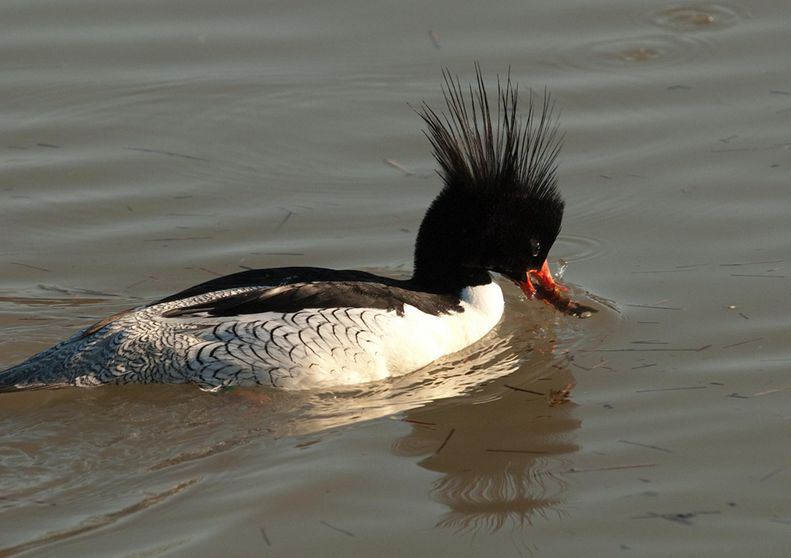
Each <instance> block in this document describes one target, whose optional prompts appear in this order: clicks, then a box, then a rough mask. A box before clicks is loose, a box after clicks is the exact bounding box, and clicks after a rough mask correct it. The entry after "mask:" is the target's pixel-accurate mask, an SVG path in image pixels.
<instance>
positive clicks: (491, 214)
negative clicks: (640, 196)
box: [0, 65, 568, 391]
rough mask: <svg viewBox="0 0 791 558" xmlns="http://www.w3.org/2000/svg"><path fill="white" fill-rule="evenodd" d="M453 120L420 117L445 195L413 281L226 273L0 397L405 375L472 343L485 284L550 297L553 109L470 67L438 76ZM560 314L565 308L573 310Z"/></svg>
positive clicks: (494, 317) (18, 377)
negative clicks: (521, 106)
mask: <svg viewBox="0 0 791 558" xmlns="http://www.w3.org/2000/svg"><path fill="white" fill-rule="evenodd" d="M443 77H444V86H443V88H442V91H443V95H444V99H445V103H446V109H447V112H444V111H441V112H439V113H438V112H435V111H434V110H433V109H432V108H431V107H429V106H428V105H427V104H426V103H425V102H424V103H422V105H421V106H420V107H419V108H418V109H417V110H416V112H417V113H418V114H419V115H420V117H421V118H422V119H423V121H424V122H425V124H426V125H427V130H426V131H425V132H424V133H425V135H426V136H427V138H428V140H429V141H430V143H431V146H432V147H433V155H434V158H435V159H436V161H437V163H438V164H439V170H438V171H437V172H438V174H439V175H440V177H441V178H442V181H443V183H444V186H443V188H442V190H441V191H440V193H439V195H437V197H436V198H435V199H434V201H433V202H432V203H431V205H430V207H429V208H428V210H427V211H426V214H425V217H424V218H423V221H422V223H421V225H420V230H419V232H418V235H417V241H416V245H415V257H414V274H413V276H412V278H411V279H406V280H397V279H391V278H388V277H381V276H378V275H374V274H371V273H366V272H362V271H350V270H332V269H322V268H315V267H285V268H275V269H260V270H250V271H243V272H241V273H234V274H232V275H228V276H225V277H220V278H218V279H213V280H211V281H207V282H205V283H201V284H200V285H196V286H194V287H192V288H189V289H186V290H184V291H181V292H179V293H177V294H174V295H171V296H168V297H166V298H163V299H161V300H159V301H156V302H153V303H151V304H148V305H146V306H141V307H138V308H134V309H131V310H127V311H125V312H121V313H118V314H115V315H113V316H110V317H108V318H106V319H104V320H102V321H100V322H98V323H96V324H94V325H92V326H90V327H88V328H86V329H84V330H82V331H80V332H78V333H77V334H75V335H74V336H72V337H71V338H69V339H67V340H65V341H63V342H61V343H60V344H58V345H55V346H54V347H52V348H50V349H48V350H46V351H44V352H41V353H39V354H37V355H35V356H33V357H31V358H30V359H29V360H27V361H25V362H23V363H21V364H19V365H17V366H15V367H12V368H10V369H8V370H6V371H5V372H2V373H0V391H11V390H17V389H30V388H38V387H63V386H82V387H87V386H97V385H102V384H126V383H195V384H197V385H198V386H200V387H201V388H202V389H206V390H218V389H221V388H223V387H228V386H236V385H254V384H260V385H265V386H272V387H276V388H284V389H311V388H326V387H333V386H341V385H348V384H357V383H362V382H370V381H374V380H379V379H382V378H387V377H392V376H399V375H402V374H406V373H408V372H412V371H414V370H417V369H419V368H422V367H424V366H426V365H427V364H429V363H430V362H432V361H434V360H436V359H438V358H440V357H442V356H444V355H447V354H450V353H453V352H456V351H459V350H460V349H462V348H464V347H467V346H469V345H471V344H472V343H474V342H476V341H478V340H479V339H480V338H481V337H483V336H484V335H485V334H486V333H487V332H489V331H490V330H491V329H492V328H493V327H494V326H495V325H496V324H497V323H498V321H499V320H500V318H501V316H502V314H503V306H504V303H503V294H502V291H501V289H500V287H499V285H498V284H497V283H496V282H495V281H494V280H493V278H492V275H491V272H494V273H498V274H500V275H502V276H503V277H505V278H507V279H510V280H511V281H513V282H514V283H516V284H517V285H519V286H520V287H521V289H522V290H523V291H524V293H525V294H526V295H527V296H528V297H529V298H532V297H533V296H534V295H536V294H537V289H538V294H541V293H559V292H561V291H562V287H559V286H558V285H557V284H556V283H555V281H554V280H553V278H552V275H551V274H550V271H549V267H548V265H547V254H548V252H549V249H550V248H551V247H552V244H553V243H554V242H555V239H556V238H557V236H558V233H559V231H560V225H561V220H562V218H563V208H564V202H563V199H562V198H561V196H560V193H559V192H558V189H557V155H558V152H559V150H560V145H561V141H562V140H561V137H560V136H559V134H558V130H557V124H556V118H555V117H554V115H553V105H552V103H551V102H550V101H549V96H548V95H547V94H546V93H545V94H544V99H543V103H542V104H539V105H534V104H533V99H532V96H531V98H530V99H529V102H528V105H527V110H526V112H525V113H524V114H520V113H519V112H518V102H517V101H518V87H517V86H516V85H514V84H512V82H511V79H510V72H509V75H508V76H507V77H506V79H505V80H504V83H501V82H500V79H499V78H498V83H497V100H496V105H497V109H496V110H497V112H496V115H495V114H493V113H492V111H491V109H490V104H493V103H491V100H490V98H489V95H488V93H487V91H486V87H485V86H484V80H483V78H482V75H481V71H480V68H479V67H478V66H477V65H476V81H475V83H473V84H471V85H470V86H469V90H468V94H467V93H466V92H465V89H466V88H462V86H461V83H460V81H459V79H458V77H457V78H453V77H452V76H451V75H450V73H449V72H448V71H447V70H445V71H443ZM566 301H568V300H567V299H566Z"/></svg>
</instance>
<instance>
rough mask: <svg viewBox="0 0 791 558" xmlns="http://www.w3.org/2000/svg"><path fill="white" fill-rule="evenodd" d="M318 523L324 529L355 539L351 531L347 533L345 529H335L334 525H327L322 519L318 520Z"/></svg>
mask: <svg viewBox="0 0 791 558" xmlns="http://www.w3.org/2000/svg"><path fill="white" fill-rule="evenodd" d="M319 523H321V524H322V525H324V526H325V527H329V528H330V529H332V530H333V531H337V532H338V533H341V534H343V535H346V536H347V537H355V536H356V535H355V534H354V533H352V532H351V531H347V530H346V529H341V528H340V527H336V526H335V525H330V524H329V523H327V522H326V521H324V520H323V519H320V520H319Z"/></svg>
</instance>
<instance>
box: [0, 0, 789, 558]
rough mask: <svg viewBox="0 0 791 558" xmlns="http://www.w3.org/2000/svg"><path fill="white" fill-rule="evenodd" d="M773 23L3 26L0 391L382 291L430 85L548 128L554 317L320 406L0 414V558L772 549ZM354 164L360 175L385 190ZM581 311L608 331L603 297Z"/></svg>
mask: <svg viewBox="0 0 791 558" xmlns="http://www.w3.org/2000/svg"><path fill="white" fill-rule="evenodd" d="M789 17H791V8H789V7H788V4H787V2H783V1H780V0H771V1H770V0H757V1H753V2H749V3H746V2H744V3H736V2H734V3H731V2H728V3H692V4H686V3H685V4H676V3H672V2H669V3H663V2H635V1H626V0H621V1H620V2H618V1H609V2H596V3H588V2H582V1H580V0H573V1H569V2H562V3H558V2H552V3H550V2H502V3H499V4H498V5H497V6H489V5H484V4H481V5H480V6H467V7H464V8H462V6H461V5H460V4H457V3H450V2H444V1H439V2H433V3H430V4H427V3H417V2H415V3H406V4H405V3H399V4H393V3H377V2H370V1H367V2H353V1H342V2H333V3H329V2H312V3H311V2H299V3H294V2H281V3H268V4H262V3H256V2H249V1H247V0H238V1H232V2H223V3H219V2H208V1H202V2H188V3H176V2H162V1H158V2H113V3H108V2H98V3H97V2H87V1H74V2H68V3H66V2H52V1H51V0H50V1H40V2H38V1H35V2H34V1H31V0H25V1H19V2H5V3H3V4H2V5H1V6H0V101H1V102H0V114H1V115H2V127H1V128H0V138H2V139H1V140H0V161H2V163H1V164H0V200H1V202H0V222H2V233H3V234H2V237H3V243H2V247H0V269H1V270H2V273H0V327H2V331H3V335H2V337H1V338H0V368H3V367H6V366H9V365H11V364H14V363H15V362H17V361H19V360H21V359H23V358H25V357H26V356H28V355H30V354H31V353H33V352H35V351H37V350H40V349H43V348H45V347H47V346H49V345H51V344H53V343H55V342H56V341H58V340H60V339H62V338H63V337H65V336H67V335H68V334H70V333H72V332H73V331H74V330H76V329H77V328H79V327H82V326H85V325H87V324H89V323H91V322H92V321H95V320H97V319H99V318H101V317H103V316H106V315H108V314H110V313H112V312H114V311H117V310H120V309H123V308H126V307H129V306H134V305H137V304H139V303H141V302H143V301H148V300H151V299H155V298H158V297H161V296H164V295H167V294H170V293H172V292H174V291H176V290H179V289H181V288H184V287H186V286H189V285H191V284H195V283H197V282H200V281H204V280H206V279H209V278H211V277H213V276H215V275H219V274H225V273H231V272H234V271H238V270H239V269H240V267H270V266H281V265H319V266H329V267H358V268H365V269H372V270H376V271H380V272H384V273H390V274H393V275H404V274H406V273H408V271H409V268H410V265H411V250H412V243H413V239H414V235H415V232H416V229H417V226H418V224H419V222H420V218H421V217H422V212H423V210H424V208H425V207H426V205H427V204H428V202H429V201H430V200H431V198H432V197H433V195H434V194H435V193H436V192H437V190H438V188H439V184H438V179H437V178H436V177H435V176H434V175H433V174H432V169H433V162H432V160H431V157H430V154H429V151H428V147H427V142H426V141H425V139H424V138H423V137H422V136H421V135H420V132H419V129H420V122H419V119H418V117H417V116H416V115H415V114H414V113H413V112H412V110H411V109H410V108H409V106H407V103H411V104H417V103H419V102H420V101H421V100H423V99H425V100H427V101H429V102H431V103H433V104H437V103H438V102H439V99H440V94H439V82H440V69H441V68H442V67H443V66H447V67H449V68H450V69H451V70H452V71H454V72H457V73H459V74H460V75H461V76H462V78H463V79H468V78H470V77H471V76H472V70H473V68H472V65H473V61H474V60H479V61H480V62H481V63H482V65H483V68H484V72H486V73H487V74H489V75H490V76H492V77H493V75H494V73H496V72H500V73H502V72H504V71H505V70H506V68H507V67H508V66H509V65H510V67H511V70H512V74H513V77H514V78H515V79H516V80H517V81H519V82H520V83H521V84H522V86H523V88H526V87H533V88H536V89H539V90H540V89H542V88H543V87H544V86H548V87H549V88H550V89H551V91H552V92H553V94H554V96H555V98H556V100H557V102H558V104H559V106H560V107H561V108H562V111H563V114H562V126H563V129H564V130H565V132H566V134H567V141H566V146H565V148H564V151H563V154H562V161H561V169H560V175H561V186H562V189H563V192H564V194H565V196H566V198H567V207H568V210H567V215H566V219H565V223H564V228H563V232H562V233H561V237H560V239H559V241H558V243H557V244H556V246H555V248H554V249H553V252H552V255H551V258H552V260H553V261H556V260H558V259H561V258H562V259H565V260H568V261H569V262H570V265H569V268H568V271H567V272H566V277H565V279H566V281H567V282H569V283H571V284H573V285H576V287H575V289H576V290H577V293H578V296H580V297H582V298H584V299H588V298H590V297H589V296H587V295H585V294H584V293H585V292H586V291H587V292H589V293H592V294H591V295H590V296H595V297H600V300H603V301H605V304H601V305H600V308H601V312H599V313H598V314H596V315H595V316H594V317H592V318H590V319H588V320H573V319H570V318H567V317H563V316H560V315H557V314H556V313H555V312H553V311H552V310H550V309H549V308H547V307H545V306H543V305H542V304H541V303H539V302H524V301H520V300H519V299H518V294H517V292H515V290H514V289H511V288H509V289H508V293H507V295H508V299H509V300H508V308H507V314H506V318H505V320H504V322H503V323H502V324H501V325H500V326H499V327H498V329H497V330H496V331H495V332H493V333H492V334H491V335H490V336H489V337H487V338H486V339H485V340H484V341H483V342H482V343H481V344H479V345H478V346H476V347H474V348H472V349H471V350H470V351H468V352H467V353H465V354H461V355H457V356H454V357H452V358H450V359H448V360H447V361H445V362H442V363H437V364H436V365H435V366H432V367H430V368H429V369H427V370H424V371H421V372H418V373H416V374H414V375H412V376H410V377H408V378H404V379H401V380H399V381H397V382H392V383H385V384H382V385H376V386H364V387H362V388H360V389H358V390H354V391H350V392H346V393H304V394H293V393H292V394H286V393H277V392H269V391H266V392H264V391H236V392H231V393H230V394H226V395H223V396H212V395H209V394H205V393H202V392H199V391H197V390H196V389H194V388H190V387H172V386H171V387H167V386H158V387H126V388H102V389H96V390H62V391H57V392H46V391H42V392H30V393H22V394H12V395H4V396H2V398H0V549H2V550H0V555H12V554H24V555H31V556H89V555H95V556H128V557H132V556H136V557H138V556H191V557H192V556H218V555H223V556H229V557H230V556H310V555H319V556H372V555H377V556H527V555H534V556H552V557H555V556H579V555H586V556H613V555H624V556H627V555H631V556H641V557H642V556H669V555H673V556H718V557H719V556H739V557H740V556H745V555H751V556H786V555H787V553H788V547H789V542H791V502H790V501H789V498H788V493H789V490H791V435H790V434H789V433H791V411H789V404H788V403H789V401H791V348H790V347H791V342H790V341H791V318H789V300H790V299H789V295H791V269H789V260H791V252H789V248H788V246H789V237H791V219H789V207H791V173H789V169H791V70H789V54H788V53H789V52H791V33H789V32H788V21H789ZM388 161H389V163H388ZM608 300H609V301H612V304H609V303H606V301H608Z"/></svg>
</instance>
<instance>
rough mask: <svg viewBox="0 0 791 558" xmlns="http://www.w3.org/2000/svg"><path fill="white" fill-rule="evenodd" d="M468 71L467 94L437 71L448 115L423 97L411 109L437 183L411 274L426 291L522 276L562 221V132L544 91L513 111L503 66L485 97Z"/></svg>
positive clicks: (540, 259) (514, 91)
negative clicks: (492, 274) (421, 125)
mask: <svg viewBox="0 0 791 558" xmlns="http://www.w3.org/2000/svg"><path fill="white" fill-rule="evenodd" d="M475 70H476V81H475V83H474V84H471V85H470V86H469V87H468V89H467V93H465V89H464V88H463V87H462V85H461V83H460V81H459V79H458V78H457V77H456V78H454V77H453V76H452V75H451V74H450V73H449V72H448V71H447V70H445V71H444V72H443V76H444V78H445V86H444V87H443V95H444V99H445V104H446V110H447V112H446V111H440V112H436V111H435V110H434V109H432V108H431V107H430V106H428V104H426V103H425V102H424V103H423V104H422V105H421V107H420V109H419V110H418V111H417V112H418V114H419V115H420V116H421V118H423V120H424V122H425V123H426V125H427V126H428V130H427V131H426V132H425V134H426V137H427V138H428V139H429V141H430V142H431V145H432V147H433V150H434V158H435V159H436V160H437V162H438V163H439V166H440V168H439V170H438V174H439V175H440V177H441V178H442V180H443V182H444V184H445V186H444V188H443V189H442V191H441V192H440V193H439V195H438V196H437V198H436V199H435V200H434V201H433V202H432V204H431V206H430V207H429V209H428V211H427V212H426V216H425V217H424V219H423V223H422V224H421V226H420V232H419V233H418V239H417V243H416V247H415V276H414V280H415V281H417V282H419V283H422V284H424V285H426V286H427V287H429V288H435V289H443V290H444V289H456V288H459V287H463V286H465V285H471V284H480V283H481V282H488V280H489V279H488V275H487V274H486V273H485V271H486V270H491V271H496V272H499V273H501V274H503V275H505V276H506V277H508V278H510V279H512V280H514V281H523V280H524V277H525V273H526V271H527V270H528V269H537V268H540V267H541V265H542V264H543V263H544V262H545V261H546V257H547V253H548V252H549V249H550V248H551V246H552V244H553V243H554V242H555V239H556V238H557V235H558V233H559V232H560V225H561V221H562V218H563V208H564V203H563V199H562V197H561V195H560V192H559V191H558V188H557V157H558V153H559V151H560V147H561V144H562V137H561V135H560V134H559V133H558V127H557V118H556V117H555V112H554V104H553V103H552V102H551V100H550V97H549V94H548V93H547V92H546V91H545V92H544V96H543V101H542V102H540V103H538V104H536V103H535V102H534V96H533V95H532V94H531V95H530V96H529V97H528V102H527V107H526V109H525V110H524V111H522V113H521V114H520V111H519V103H518V101H519V95H518V87H517V86H516V85H515V84H513V83H512V82H511V76H510V71H509V73H508V74H507V75H506V78H505V80H504V81H501V80H500V78H499V77H498V79H497V99H496V103H494V102H492V101H491V100H490V98H489V95H488V93H487V91H486V86H485V84H484V80H483V76H482V75H481V70H480V67H479V66H478V65H477V64H476V66H475ZM492 105H495V106H496V108H495V109H493V108H492ZM494 111H496V112H494Z"/></svg>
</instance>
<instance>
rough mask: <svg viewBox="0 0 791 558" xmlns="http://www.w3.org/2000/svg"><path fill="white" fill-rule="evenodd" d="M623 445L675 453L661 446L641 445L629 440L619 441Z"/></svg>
mask: <svg viewBox="0 0 791 558" xmlns="http://www.w3.org/2000/svg"><path fill="white" fill-rule="evenodd" d="M618 442H620V443H621V444H629V445H630V446H639V447H641V448H648V449H652V450H657V451H663V452H665V453H673V452H672V451H671V450H669V449H667V448H663V447H660V446H653V445H651V444H641V443H640V442H630V441H629V440H618Z"/></svg>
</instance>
